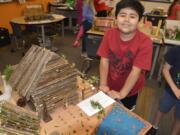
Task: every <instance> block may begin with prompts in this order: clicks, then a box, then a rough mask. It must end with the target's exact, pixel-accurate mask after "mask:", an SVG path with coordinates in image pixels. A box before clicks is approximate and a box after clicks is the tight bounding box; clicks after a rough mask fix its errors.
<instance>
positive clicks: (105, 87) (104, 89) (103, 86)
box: [99, 85, 109, 93]
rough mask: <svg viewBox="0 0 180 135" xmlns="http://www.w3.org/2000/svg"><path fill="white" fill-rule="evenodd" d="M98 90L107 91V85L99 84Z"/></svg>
mask: <svg viewBox="0 0 180 135" xmlns="http://www.w3.org/2000/svg"><path fill="white" fill-rule="evenodd" d="M99 90H101V91H103V92H104V93H108V91H109V87H108V86H106V85H100V86H99Z"/></svg>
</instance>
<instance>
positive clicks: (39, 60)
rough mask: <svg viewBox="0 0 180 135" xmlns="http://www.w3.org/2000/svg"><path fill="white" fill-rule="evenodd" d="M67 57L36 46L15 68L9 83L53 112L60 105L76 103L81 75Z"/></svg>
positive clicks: (38, 104)
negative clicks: (78, 79) (79, 76)
mask: <svg viewBox="0 0 180 135" xmlns="http://www.w3.org/2000/svg"><path fill="white" fill-rule="evenodd" d="M78 74H79V72H78V70H76V69H75V68H74V67H73V66H72V65H71V64H69V63H68V61H67V60H65V59H64V58H63V57H61V56H59V55H58V54H56V53H54V52H51V51H50V50H48V49H45V48H42V47H39V46H35V45H33V46H32V47H31V48H30V49H29V50H28V52H27V53H26V54H25V56H24V57H23V58H22V60H21V61H20V63H19V64H18V65H17V67H16V68H15V70H14V71H13V73H12V75H11V78H10V80H9V83H10V84H11V86H12V87H13V89H15V90H17V92H18V93H19V95H20V96H22V97H25V98H26V100H27V101H30V102H31V103H32V104H33V106H34V107H35V110H36V111H38V112H39V111H42V109H43V105H44V104H45V105H46V108H47V111H48V112H49V111H52V110H53V109H55V108H56V106H57V104H75V103H77V100H78V94H77V90H76V89H77V75H78Z"/></svg>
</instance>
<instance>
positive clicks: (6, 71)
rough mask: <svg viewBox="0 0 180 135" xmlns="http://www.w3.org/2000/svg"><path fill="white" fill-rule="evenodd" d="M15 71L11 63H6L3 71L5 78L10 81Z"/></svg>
mask: <svg viewBox="0 0 180 135" xmlns="http://www.w3.org/2000/svg"><path fill="white" fill-rule="evenodd" d="M12 72H13V68H12V66H11V65H6V67H5V69H4V71H3V75H4V76H5V80H6V81H9V79H10V77H11V74H12Z"/></svg>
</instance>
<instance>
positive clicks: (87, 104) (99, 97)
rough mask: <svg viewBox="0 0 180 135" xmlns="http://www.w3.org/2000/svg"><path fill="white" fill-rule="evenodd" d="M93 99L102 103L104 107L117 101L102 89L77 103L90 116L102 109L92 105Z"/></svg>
mask: <svg viewBox="0 0 180 135" xmlns="http://www.w3.org/2000/svg"><path fill="white" fill-rule="evenodd" d="M91 100H93V101H95V102H98V103H100V104H101V106H102V107H103V108H106V107H108V106H109V105H111V104H113V103H114V102H115V100H114V99H112V98H111V97H109V96H108V95H106V94H104V93H103V92H102V91H100V92H98V93H97V94H95V95H93V96H91V97H89V98H87V99H85V100H83V101H81V102H80V103H78V104H77V105H78V106H79V107H80V108H81V109H82V110H83V111H84V112H85V113H86V114H87V115H88V116H92V115H94V114H95V113H97V112H99V111H100V110H99V109H95V108H93V107H92V105H91Z"/></svg>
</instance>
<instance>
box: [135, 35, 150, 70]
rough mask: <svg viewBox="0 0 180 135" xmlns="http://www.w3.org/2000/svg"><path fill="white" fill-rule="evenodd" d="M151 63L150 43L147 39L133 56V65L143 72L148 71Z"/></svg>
mask: <svg viewBox="0 0 180 135" xmlns="http://www.w3.org/2000/svg"><path fill="white" fill-rule="evenodd" d="M151 62H152V41H151V39H150V38H147V39H145V40H144V41H143V42H142V45H141V47H140V49H139V50H138V53H137V54H136V56H135V59H134V63H133V65H134V66H136V67H139V68H141V69H144V70H150V69H151Z"/></svg>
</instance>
